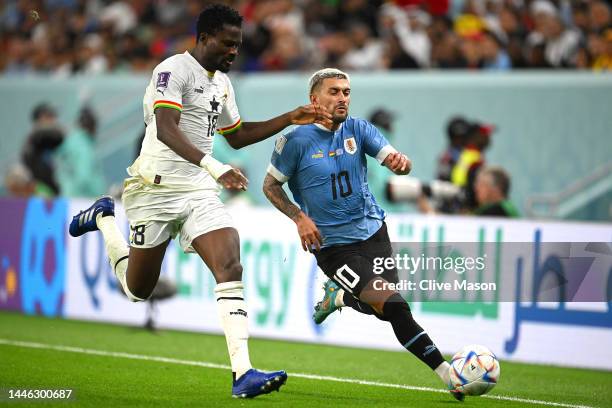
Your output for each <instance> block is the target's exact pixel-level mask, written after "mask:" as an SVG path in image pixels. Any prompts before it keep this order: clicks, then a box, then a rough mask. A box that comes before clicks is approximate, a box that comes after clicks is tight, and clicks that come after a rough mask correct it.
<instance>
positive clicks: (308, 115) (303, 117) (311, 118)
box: [289, 104, 333, 127]
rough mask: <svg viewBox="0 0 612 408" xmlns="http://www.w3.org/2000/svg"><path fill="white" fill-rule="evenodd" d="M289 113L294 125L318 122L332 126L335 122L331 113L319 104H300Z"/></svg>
mask: <svg viewBox="0 0 612 408" xmlns="http://www.w3.org/2000/svg"><path fill="white" fill-rule="evenodd" d="M289 115H290V117H291V123H292V124H294V125H307V124H309V123H315V122H316V123H320V124H322V125H323V126H326V127H331V125H332V124H333V122H332V115H331V113H329V112H328V111H327V110H325V109H324V108H323V107H322V106H321V105H318V104H310V105H304V106H300V107H299V108H296V109H294V110H293V111H291V112H290V114H289Z"/></svg>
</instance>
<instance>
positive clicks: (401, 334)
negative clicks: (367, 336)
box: [383, 293, 445, 370]
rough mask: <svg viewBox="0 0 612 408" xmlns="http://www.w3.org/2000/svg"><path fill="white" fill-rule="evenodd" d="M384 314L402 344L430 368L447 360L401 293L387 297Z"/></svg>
mask: <svg viewBox="0 0 612 408" xmlns="http://www.w3.org/2000/svg"><path fill="white" fill-rule="evenodd" d="M383 315H384V317H385V318H386V319H387V320H388V321H389V322H390V323H391V326H392V327H393V331H394V332H395V337H397V340H398V341H399V342H400V344H401V345H402V346H403V347H404V348H405V349H406V350H408V351H410V352H411V353H412V354H414V355H415V356H416V357H417V358H418V359H419V360H421V361H422V362H424V363H425V364H427V365H428V366H429V368H431V369H432V370H435V369H436V368H437V367H438V366H439V365H440V364H442V363H443V362H444V361H445V360H444V357H442V353H440V350H438V347H436V345H435V344H434V343H433V341H431V339H430V338H429V336H428V335H427V333H425V330H423V328H422V327H421V326H419V324H418V323H417V322H416V321H415V320H414V318H413V317H412V313H411V312H410V306H408V303H406V301H405V300H404V299H403V298H402V297H401V296H400V295H399V294H397V293H396V294H394V295H392V296H391V297H389V299H387V301H386V302H385V305H384V307H383Z"/></svg>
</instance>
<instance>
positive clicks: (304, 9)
mask: <svg viewBox="0 0 612 408" xmlns="http://www.w3.org/2000/svg"><path fill="white" fill-rule="evenodd" d="M208 3H210V2H207V1H201V0H184V1H170V0H133V1H121V0H119V1H112V0H6V1H3V2H0V4H3V8H2V10H1V11H0V38H1V40H0V71H2V72H3V73H4V74H5V75H7V74H11V75H19V74H29V73H46V74H50V75H57V76H68V75H74V74H86V75H95V74H103V73H116V72H125V71H127V72H144V73H148V72H150V71H151V70H152V68H153V67H154V66H155V65H157V64H158V63H159V62H160V61H161V60H163V59H164V58H166V57H168V56H170V55H173V54H175V53H179V52H183V51H184V50H185V49H188V48H190V47H191V46H192V45H193V43H194V41H195V40H194V34H195V21H196V19H197V16H198V15H199V13H200V11H201V10H202V9H203V7H204V6H205V5H206V4H208ZM225 3H228V4H229V5H231V6H233V7H235V8H236V9H238V10H239V11H240V12H241V14H242V15H243V16H244V26H243V28H244V37H243V45H242V48H241V54H240V58H239V60H238V61H237V62H236V63H234V69H235V70H240V71H243V72H256V71H282V70H313V69H318V68H320V67H322V66H336V67H339V68H342V69H346V70H354V71H358V70H362V71H363V70H368V71H369V70H391V69H427V68H437V69H449V68H451V69H452V68H463V69H465V68H467V69H487V70H507V69H520V68H575V69H589V70H610V69H612V21H611V12H610V10H611V4H610V0H607V1H606V0H392V1H382V0H343V1H340V0H296V1H289V0H242V1H225Z"/></svg>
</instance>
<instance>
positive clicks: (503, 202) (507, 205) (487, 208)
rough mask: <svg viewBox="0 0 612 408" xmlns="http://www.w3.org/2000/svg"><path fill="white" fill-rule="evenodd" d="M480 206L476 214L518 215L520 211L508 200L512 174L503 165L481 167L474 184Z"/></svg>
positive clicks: (513, 216) (475, 211)
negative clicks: (509, 174)
mask: <svg viewBox="0 0 612 408" xmlns="http://www.w3.org/2000/svg"><path fill="white" fill-rule="evenodd" d="M474 191H475V193H476V203H477V205H478V207H477V208H476V209H475V210H474V215H485V216H486V215H488V216H497V217H512V218H515V217H518V216H519V213H518V211H517V209H516V207H515V206H514V204H512V202H511V201H509V200H508V196H509V193H510V176H508V173H507V172H506V171H505V170H504V169H502V168H501V167H493V166H491V167H484V168H482V169H480V171H479V172H478V175H477V176H476V182H475V184H474Z"/></svg>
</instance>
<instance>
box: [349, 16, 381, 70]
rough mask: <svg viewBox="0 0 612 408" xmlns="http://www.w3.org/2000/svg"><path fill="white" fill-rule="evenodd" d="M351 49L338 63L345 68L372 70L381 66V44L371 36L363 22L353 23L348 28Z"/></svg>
mask: <svg viewBox="0 0 612 408" xmlns="http://www.w3.org/2000/svg"><path fill="white" fill-rule="evenodd" d="M349 38H350V41H351V50H349V52H347V53H346V55H344V57H343V58H342V61H341V62H340V65H341V66H342V67H343V68H344V69H347V70H360V71H374V70H378V69H381V68H383V66H382V57H383V51H384V49H383V45H382V43H381V42H380V41H379V40H377V39H376V38H374V37H372V33H371V32H370V28H369V27H368V26H367V25H366V24H364V23H354V24H353V25H352V26H351V28H350V29H349Z"/></svg>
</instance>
